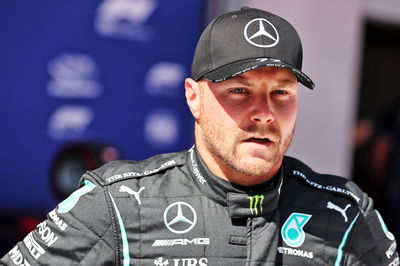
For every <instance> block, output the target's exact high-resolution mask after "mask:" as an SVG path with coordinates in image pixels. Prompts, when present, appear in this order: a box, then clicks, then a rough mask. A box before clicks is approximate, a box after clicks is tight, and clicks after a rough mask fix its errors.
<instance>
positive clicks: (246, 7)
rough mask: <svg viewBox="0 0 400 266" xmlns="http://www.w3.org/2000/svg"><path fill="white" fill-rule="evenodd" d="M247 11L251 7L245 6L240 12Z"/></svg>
mask: <svg viewBox="0 0 400 266" xmlns="http://www.w3.org/2000/svg"><path fill="white" fill-rule="evenodd" d="M246 9H250V7H248V6H244V7H242V8H241V9H240V10H246Z"/></svg>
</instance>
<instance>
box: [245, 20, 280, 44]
mask: <svg viewBox="0 0 400 266" xmlns="http://www.w3.org/2000/svg"><path fill="white" fill-rule="evenodd" d="M252 24H253V25H254V26H251V25H252ZM255 27H257V29H258V30H257V31H256V32H255V33H253V32H254V28H255ZM252 29H253V30H252ZM262 36H264V37H265V38H267V41H266V42H265V43H264V42H263V38H262ZM244 37H245V38H246V40H247V41H248V42H249V43H251V44H252V45H254V46H257V47H262V48H268V47H273V46H275V45H277V44H278V42H279V34H278V31H277V30H276V28H275V26H274V25H273V24H272V23H271V22H269V21H268V20H266V19H265V18H255V19H253V20H252V21H250V22H249V23H247V25H246V27H244ZM257 37H258V38H257Z"/></svg>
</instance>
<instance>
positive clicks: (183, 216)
mask: <svg viewBox="0 0 400 266" xmlns="http://www.w3.org/2000/svg"><path fill="white" fill-rule="evenodd" d="M196 222H197V214H196V211H195V210H194V208H193V207H192V206H190V204H188V203H186V202H183V201H179V202H175V203H172V204H171V205H169V206H168V207H167V208H166V209H165V211H164V223H165V226H166V227H167V228H168V230H169V231H171V232H173V233H175V234H184V233H187V232H189V231H190V230H192V229H193V227H194V226H195V225H196Z"/></svg>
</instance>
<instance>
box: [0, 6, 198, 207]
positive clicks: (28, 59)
mask: <svg viewBox="0 0 400 266" xmlns="http://www.w3.org/2000/svg"><path fill="white" fill-rule="evenodd" d="M145 1H148V2H150V3H153V4H154V6H153V8H154V9H152V11H151V12H149V13H148V15H147V16H144V17H141V18H140V15H141V14H143V12H138V13H137V14H136V15H137V17H136V19H137V20H136V21H135V20H131V21H129V18H128V19H127V18H125V20H124V17H123V16H124V14H125V15H126V14H127V13H124V8H121V7H119V9H118V8H117V7H118V3H119V2H118V0H104V1H94V0H85V1H78V0H75V1H71V0H68V1H64V0H63V1H21V0H19V1H18V0H15V1H1V2H0V34H1V40H0V92H1V94H2V96H1V97H0V114H1V121H0V124H1V130H0V145H1V146H0V147H1V152H0V162H1V167H0V187H1V188H2V189H1V190H2V192H1V194H0V209H11V210H20V211H25V210H31V211H32V210H37V211H49V210H50V209H51V208H53V207H54V206H55V204H57V202H58V201H59V200H58V199H57V198H56V197H55V195H54V192H53V191H52V189H51V186H50V182H49V178H50V174H49V173H50V168H51V167H50V166H51V164H52V162H53V160H54V157H55V155H56V154H57V152H59V151H60V149H62V147H64V146H65V145H67V144H68V143H73V142H87V143H102V144H105V145H111V146H113V147H116V148H117V149H119V150H120V152H121V154H122V158H124V159H133V160H140V159H144V158H146V157H149V156H151V155H153V154H157V153H161V152H169V151H178V150H182V149H186V148H189V147H190V146H191V145H192V143H193V133H192V128H193V121H192V117H191V114H190V112H189V110H188V108H187V106H186V104H185V99H184V86H183V81H184V79H183V78H184V76H190V65H191V62H192V57H193V53H194V49H195V44H196V42H197V39H198V37H199V34H200V30H201V27H202V26H203V25H202V21H203V17H202V16H203V14H204V12H203V10H204V4H205V2H204V1H201V0H190V1H186V0H168V1H161V0H154V1H150V0H145ZM122 2H131V7H133V8H137V7H138V6H143V5H144V6H146V4H144V3H143V1H142V0H132V1H122ZM106 4H109V9H108V13H109V14H108V15H111V22H115V25H114V26H115V28H114V30H113V31H114V32H111V33H108V34H107V33H106V34H104V32H103V33H102V32H101V31H99V30H98V29H97V28H96V26H95V25H96V23H101V22H103V23H104V22H105V21H106V20H107V17H106V16H105V15H101V12H100V10H101V8H102V7H103V8H104V9H106V11H107V8H105V7H104V6H105V5H106ZM113 5H114V6H113ZM133 5H136V7H134V6H133ZM112 7H115V8H116V9H115V10H113V9H112ZM112 15H113V16H114V17H113V16H112ZM118 16H120V17H118ZM138 16H139V17H138ZM134 19H135V18H134ZM118 27H120V29H119V30H118ZM124 32H125V33H124ZM82 60H83V63H84V64H85V62H86V65H84V66H85V68H83V70H79V66H80V63H82ZM160 62H161V63H162V62H164V63H165V62H167V63H168V64H172V66H177V69H178V70H179V69H181V70H182V71H183V74H182V71H181V73H180V76H179V75H178V76H179V78H178V79H179V83H176V82H175V83H173V84H172V85H168V84H164V85H163V84H161V85H159V86H158V87H155V88H154V87H153V90H152V88H150V89H149V90H148V89H146V88H148V87H149V85H148V82H147V81H146V80H149V73H150V72H149V71H150V70H151V69H152V67H153V66H155V65H156V64H157V63H160ZM51 65H53V66H54V65H56V66H59V67H60V66H61V69H62V70H63V71H64V72H62V71H61V72H56V74H57V73H58V75H54V74H52V73H51V71H50V70H49V67H50V66H51ZM77 69H78V70H77ZM68 71H70V72H68ZM178 72H179V71H178ZM60 73H61V74H60ZM68 75H70V76H68ZM166 76H167V80H168V73H167V74H166ZM152 78H153V81H154V79H155V81H157V80H158V79H157V75H156V76H155V77H152ZM74 80H75V82H76V81H83V82H84V83H85V82H86V83H90V84H95V87H96V88H97V92H98V93H97V94H96V95H92V96H90V97H82V96H73V97H65V96H59V95H58V96H57V95H54V94H51V93H49V90H48V86H49V84H51V83H52V82H53V83H54V82H60V81H61V82H66V83H65V84H67V85H68V84H70V83H68V82H71V81H74ZM146 82H147V83H146ZM177 84H179V85H177ZM69 86H70V87H71V88H74V89H79V84H78V85H76V84H75V85H71V84H70V85H69ZM163 86H164V87H163ZM149 91H150V92H149ZM151 91H153V93H151ZM65 107H67V108H69V107H72V108H75V109H73V110H75V111H76V110H84V111H86V112H89V113H88V114H89V118H90V119H88V120H87V121H86V124H85V123H83V126H82V124H81V126H82V127H81V128H79V123H78V124H75V127H73V128H69V129H68V128H66V129H65V128H64V130H61V131H59V132H58V133H57V132H56V133H57V134H58V135H57V134H56V135H54V132H53V133H51V130H50V129H49V128H51V124H52V119H53V118H54V115H55V114H56V112H57V111H60V110H62V109H60V108H65ZM67 114H68V113H67ZM71 114H73V113H69V116H68V115H67V120H68V119H72V121H74V120H73V118H71ZM151 114H156V117H159V116H160V115H161V116H162V115H167V118H168V117H170V118H171V119H174V121H175V122H176V123H175V124H176V127H175V128H172V129H171V130H172V131H171V130H170V135H171V134H172V135H171V136H170V138H169V139H168V138H167V139H164V140H163V139H162V134H161V140H160V139H159V143H157V139H155V140H154V141H152V137H151V136H150V137H149V136H146V131H145V130H144V129H145V128H146V119H147V118H148V117H149V116H150V115H151ZM64 115H65V114H64ZM157 115H158V116H157ZM64 118H65V117H64ZM86 118H87V117H86ZM167 121H168V120H167ZM58 122H60V121H58ZM75 122H76V121H75ZM161 125H162V123H161ZM164 125H165V124H164ZM61 129H62V128H61ZM159 130H161V131H162V130H164V129H163V128H159ZM171 132H172V133H171ZM174 132H175V133H174ZM153 133H154V127H153ZM156 133H157V131H156ZM167 133H168V132H167ZM174 134H175V135H174ZM166 136H167V137H168V136H169V135H168V134H167V135H166ZM158 137H160V136H158Z"/></svg>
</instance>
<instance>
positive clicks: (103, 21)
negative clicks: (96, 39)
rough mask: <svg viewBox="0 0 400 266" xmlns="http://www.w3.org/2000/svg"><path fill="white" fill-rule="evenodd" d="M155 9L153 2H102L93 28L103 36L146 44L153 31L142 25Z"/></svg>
mask: <svg viewBox="0 0 400 266" xmlns="http://www.w3.org/2000/svg"><path fill="white" fill-rule="evenodd" d="M156 8H157V2H156V1H155V0H104V1H103V2H102V3H101V4H100V5H99V7H98V9H97V17H96V21H95V22H94V26H95V29H96V30H97V32H98V33H99V34H100V35H103V36H107V37H114V38H120V39H128V40H133V41H144V42H147V41H150V40H151V39H152V38H153V35H154V29H152V28H151V27H149V26H146V25H144V24H145V23H146V21H147V20H148V19H149V18H150V16H151V15H152V14H153V12H154V10H155V9H156Z"/></svg>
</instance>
